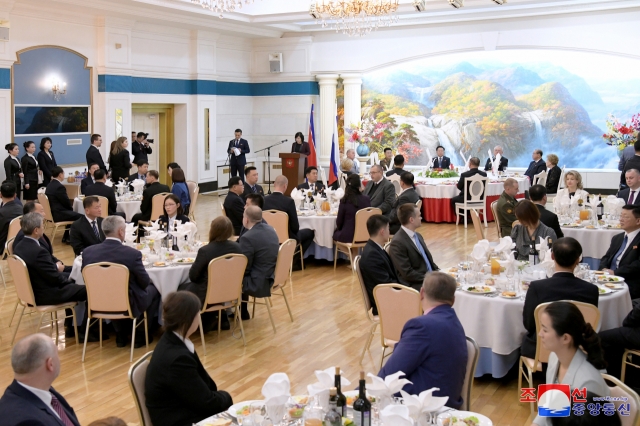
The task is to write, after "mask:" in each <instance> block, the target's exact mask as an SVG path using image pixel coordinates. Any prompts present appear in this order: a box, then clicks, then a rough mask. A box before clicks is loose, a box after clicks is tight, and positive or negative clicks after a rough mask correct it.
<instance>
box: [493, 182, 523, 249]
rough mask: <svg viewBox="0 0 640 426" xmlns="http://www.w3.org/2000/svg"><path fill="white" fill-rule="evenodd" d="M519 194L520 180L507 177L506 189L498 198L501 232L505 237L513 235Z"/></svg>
mask: <svg viewBox="0 0 640 426" xmlns="http://www.w3.org/2000/svg"><path fill="white" fill-rule="evenodd" d="M517 194H518V181H517V180H515V179H511V178H509V179H507V180H505V181H504V191H502V194H500V198H499V199H498V206H497V207H498V208H497V213H498V220H499V221H500V232H501V233H502V236H503V237H508V236H511V224H512V223H513V222H515V221H516V220H517V218H516V205H517V204H518V201H517V200H516V195H517Z"/></svg>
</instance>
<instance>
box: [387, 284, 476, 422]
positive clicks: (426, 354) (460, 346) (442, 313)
mask: <svg viewBox="0 0 640 426" xmlns="http://www.w3.org/2000/svg"><path fill="white" fill-rule="evenodd" d="M455 293H456V280H455V279H454V278H453V277H451V276H449V275H447V274H444V273H441V272H430V273H428V274H427V276H426V277H425V278H424V284H422V286H421V288H420V299H421V303H422V310H423V311H424V312H425V314H424V315H421V316H418V317H416V318H412V319H410V320H409V321H407V323H406V324H405V325H404V327H403V328H402V334H401V335H400V341H399V342H398V343H397V344H396V346H395V348H394V349H393V353H392V354H391V356H390V357H389V360H388V361H387V363H386V364H385V366H384V367H382V369H381V370H380V372H379V373H378V377H381V378H385V377H387V376H390V375H392V374H395V373H397V372H398V371H402V372H404V374H405V378H406V379H408V380H409V381H410V382H411V383H408V384H406V385H405V386H404V388H403V390H404V391H405V392H408V393H409V394H411V395H418V394H419V393H420V392H422V391H425V390H428V389H431V388H434V387H435V388H439V390H436V391H435V392H434V393H433V395H434V396H448V397H449V400H448V402H447V406H448V407H452V408H456V409H458V408H460V407H461V406H462V404H463V397H462V391H463V389H462V387H463V384H464V376H465V373H466V370H467V359H468V356H469V354H468V353H467V340H466V337H465V334H464V329H463V328H462V324H460V320H459V319H458V317H457V315H456V312H455V311H454V310H453V303H454V302H455Z"/></svg>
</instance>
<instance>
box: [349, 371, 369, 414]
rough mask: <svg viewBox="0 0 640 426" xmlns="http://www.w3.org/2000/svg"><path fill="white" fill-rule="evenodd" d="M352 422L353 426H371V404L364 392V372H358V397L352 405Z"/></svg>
mask: <svg viewBox="0 0 640 426" xmlns="http://www.w3.org/2000/svg"><path fill="white" fill-rule="evenodd" d="M353 422H354V424H355V426H371V402H370V401H369V400H368V399H367V393H366V391H365V379H364V371H361V372H360V390H359V395H358V399H356V400H355V402H354V403H353Z"/></svg>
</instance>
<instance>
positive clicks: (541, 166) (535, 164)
mask: <svg viewBox="0 0 640 426" xmlns="http://www.w3.org/2000/svg"><path fill="white" fill-rule="evenodd" d="M531 158H533V161H532V162H531V163H529V167H528V168H527V171H526V172H524V175H525V176H528V177H529V182H531V183H533V177H534V176H535V175H537V174H538V173H541V172H542V171H544V170H547V163H545V162H544V160H543V159H542V150H541V149H535V150H533V154H531Z"/></svg>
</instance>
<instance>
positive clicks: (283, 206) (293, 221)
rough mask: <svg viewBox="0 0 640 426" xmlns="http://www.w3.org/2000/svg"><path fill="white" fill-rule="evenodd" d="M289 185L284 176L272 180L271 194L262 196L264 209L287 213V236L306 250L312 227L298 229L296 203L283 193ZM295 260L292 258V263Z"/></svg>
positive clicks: (311, 234) (311, 239)
mask: <svg viewBox="0 0 640 426" xmlns="http://www.w3.org/2000/svg"><path fill="white" fill-rule="evenodd" d="M288 185H289V180H288V179H287V177H286V176H284V175H280V176H278V177H276V180H275V181H274V182H273V194H271V195H267V196H266V197H264V209H265V210H280V211H281V212H285V213H286V214H287V215H289V238H293V239H295V240H296V241H298V243H299V244H300V245H301V246H302V252H303V253H304V252H306V251H307V249H308V248H309V246H310V245H311V243H312V242H313V237H314V235H315V232H314V230H313V229H304V228H303V229H300V223H299V222H298V213H296V203H295V202H294V201H293V199H292V198H291V197H287V196H286V195H284V193H285V191H286V190H287V186H288ZM295 262H296V260H295V259H294V264H295Z"/></svg>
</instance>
